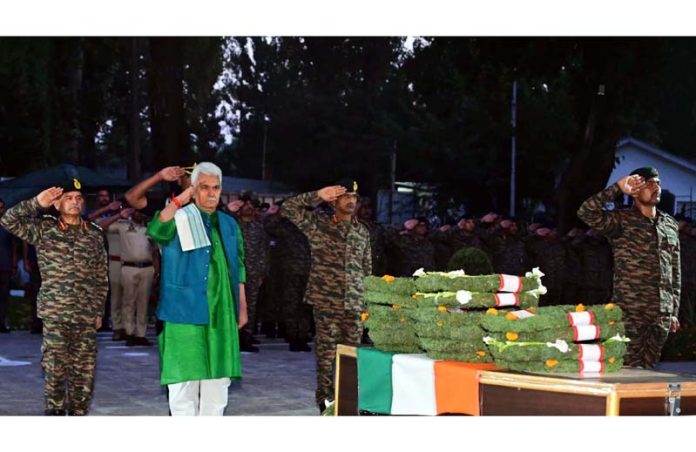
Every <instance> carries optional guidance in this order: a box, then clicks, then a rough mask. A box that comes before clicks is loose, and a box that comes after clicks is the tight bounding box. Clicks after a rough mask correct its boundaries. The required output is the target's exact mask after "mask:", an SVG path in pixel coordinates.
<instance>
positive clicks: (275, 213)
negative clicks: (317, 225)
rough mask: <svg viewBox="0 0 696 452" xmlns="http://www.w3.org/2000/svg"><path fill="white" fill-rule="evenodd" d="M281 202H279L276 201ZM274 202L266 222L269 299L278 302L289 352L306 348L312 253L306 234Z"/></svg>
mask: <svg viewBox="0 0 696 452" xmlns="http://www.w3.org/2000/svg"><path fill="white" fill-rule="evenodd" d="M279 204H280V203H279ZM279 204H276V205H275V206H273V207H271V208H270V209H269V210H268V213H269V219H268V223H267V226H266V230H267V231H268V235H269V236H270V237H271V239H272V240H273V242H274V244H275V246H274V247H273V249H272V250H271V256H270V261H271V262H270V267H271V269H270V276H269V280H270V284H271V288H270V289H271V290H270V296H269V297H268V298H269V299H270V300H267V301H268V302H271V303H274V304H276V305H277V311H278V312H279V313H280V314H281V316H279V318H278V319H275V320H280V318H281V317H282V321H283V323H284V326H285V338H286V339H287V341H288V342H289V349H290V351H291V352H309V351H311V350H312V349H311V348H310V347H309V345H307V342H308V341H309V328H310V319H311V307H310V306H309V305H307V304H305V303H304V294H305V289H306V287H307V280H308V278H309V269H310V265H311V255H310V249H309V242H308V241H307V236H305V235H304V234H303V233H302V231H300V230H299V229H298V228H297V226H295V225H294V224H293V222H292V221H290V220H288V219H287V218H285V217H283V216H282V215H280V214H279V213H280V211H281V210H282V207H280V206H279Z"/></svg>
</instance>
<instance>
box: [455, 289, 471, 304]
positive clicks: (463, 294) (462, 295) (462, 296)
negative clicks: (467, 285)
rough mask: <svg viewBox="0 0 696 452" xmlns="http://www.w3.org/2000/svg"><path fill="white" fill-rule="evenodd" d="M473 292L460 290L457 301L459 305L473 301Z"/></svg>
mask: <svg viewBox="0 0 696 452" xmlns="http://www.w3.org/2000/svg"><path fill="white" fill-rule="evenodd" d="M472 297H473V296H472V294H471V292H469V291H468V290H458V291H457V301H458V302H459V304H467V303H468V302H470V301H471V298H472Z"/></svg>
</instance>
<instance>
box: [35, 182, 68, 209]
mask: <svg viewBox="0 0 696 452" xmlns="http://www.w3.org/2000/svg"><path fill="white" fill-rule="evenodd" d="M61 196H63V189H62V188H60V187H51V188H48V189H46V190H44V191H42V192H41V193H39V194H38V195H36V200H37V201H38V202H39V205H40V206H41V207H43V208H44V209H46V208H48V207H49V206H50V205H51V204H53V202H54V201H55V200H56V199H58V198H60V197H61Z"/></svg>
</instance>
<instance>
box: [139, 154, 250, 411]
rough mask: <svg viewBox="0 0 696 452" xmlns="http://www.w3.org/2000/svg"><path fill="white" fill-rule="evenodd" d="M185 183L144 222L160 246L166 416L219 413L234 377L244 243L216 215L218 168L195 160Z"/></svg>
mask: <svg viewBox="0 0 696 452" xmlns="http://www.w3.org/2000/svg"><path fill="white" fill-rule="evenodd" d="M191 183H192V185H191V187H190V188H188V189H186V190H184V191H183V192H182V193H181V194H180V195H179V196H177V197H174V198H172V200H171V202H170V203H169V205H167V207H165V208H164V209H163V210H162V211H161V212H158V213H157V214H155V216H154V218H153V220H152V221H151V222H150V224H149V225H148V235H149V236H150V237H152V238H153V239H154V240H155V241H156V242H158V243H159V244H160V246H161V249H162V281H161V296H160V302H159V305H158V307H157V316H158V317H159V318H160V319H161V320H162V321H163V322H164V328H163V330H162V332H161V333H160V335H159V349H160V360H161V383H162V384H163V385H165V384H166V385H168V387H169V406H170V410H171V413H172V415H222V414H223V412H224V410H225V407H226V406H227V389H228V387H229V385H230V379H231V378H240V377H241V374H242V372H241V362H240V355H239V333H238V329H239V328H242V327H243V326H244V325H245V324H246V322H247V313H246V298H245V292H244V283H245V281H246V272H245V267H244V243H243V239H242V234H241V232H240V230H239V226H238V225H237V223H236V222H235V220H234V219H233V218H232V217H230V216H229V215H226V214H224V213H222V212H217V211H216V208H217V205H218V202H219V199H220V192H221V189H222V187H221V184H222V172H221V171H220V169H219V168H218V167H217V166H215V165H214V164H212V163H208V162H204V163H201V164H199V165H197V166H196V168H195V169H194V171H193V174H192V175H191ZM191 198H193V200H194V203H191V204H189V201H190V200H191Z"/></svg>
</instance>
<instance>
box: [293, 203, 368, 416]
mask: <svg viewBox="0 0 696 452" xmlns="http://www.w3.org/2000/svg"><path fill="white" fill-rule="evenodd" d="M319 201H320V198H319V196H318V195H317V192H316V191H315V192H309V193H304V194H301V195H298V196H295V197H293V198H290V199H288V200H287V201H285V203H284V204H283V209H282V211H281V213H282V215H283V216H285V217H286V218H288V219H289V220H290V221H292V222H293V223H294V224H295V225H296V226H297V227H298V228H299V229H300V230H301V231H302V232H303V233H304V234H305V235H306V236H307V239H309V244H310V247H311V252H312V267H311V272H310V275H309V281H308V283H307V290H306V292H305V302H306V303H307V304H310V305H312V307H313V312H314V322H315V324H316V337H315V341H316V355H317V391H316V401H317V404H319V405H321V404H322V403H323V402H324V400H327V399H328V400H333V399H334V389H333V388H334V383H333V364H334V362H335V360H336V345H338V344H341V343H342V344H347V345H358V344H360V340H361V338H362V322H361V321H360V312H361V311H362V310H363V309H364V300H363V290H364V286H363V278H364V277H365V276H367V275H370V274H371V273H372V254H371V251H370V233H369V231H368V230H367V228H366V227H365V226H364V225H362V224H360V223H359V222H358V221H357V220H353V221H351V222H350V223H347V222H344V221H340V220H338V219H337V218H335V217H334V216H330V215H320V214H317V213H314V212H309V211H308V210H306V209H305V207H309V206H312V205H313V204H316V203H318V202H319Z"/></svg>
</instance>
